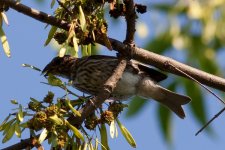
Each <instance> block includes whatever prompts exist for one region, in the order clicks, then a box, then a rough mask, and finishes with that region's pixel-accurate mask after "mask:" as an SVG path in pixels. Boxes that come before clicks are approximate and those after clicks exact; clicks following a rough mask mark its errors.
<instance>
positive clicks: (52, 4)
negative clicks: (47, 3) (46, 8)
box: [51, 0, 55, 8]
mask: <svg viewBox="0 0 225 150" xmlns="http://www.w3.org/2000/svg"><path fill="white" fill-rule="evenodd" d="M54 5H55V0H52V2H51V8H53V7H54Z"/></svg>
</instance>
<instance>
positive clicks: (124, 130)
mask: <svg viewBox="0 0 225 150" xmlns="http://www.w3.org/2000/svg"><path fill="white" fill-rule="evenodd" d="M116 122H117V124H118V126H119V128H120V131H121V133H122V134H123V136H124V137H125V139H126V140H127V142H128V143H129V144H130V145H131V146H132V147H133V148H136V142H135V140H134V138H133V137H132V135H131V133H130V132H129V131H128V130H127V128H126V127H124V125H122V124H121V122H120V121H119V119H116Z"/></svg>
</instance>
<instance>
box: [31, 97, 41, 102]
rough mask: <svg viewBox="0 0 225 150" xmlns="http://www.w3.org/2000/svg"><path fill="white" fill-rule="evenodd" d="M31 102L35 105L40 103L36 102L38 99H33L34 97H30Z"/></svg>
mask: <svg viewBox="0 0 225 150" xmlns="http://www.w3.org/2000/svg"><path fill="white" fill-rule="evenodd" d="M30 100H31V101H32V102H35V103H40V102H39V101H38V100H36V99H35V98H33V97H30Z"/></svg>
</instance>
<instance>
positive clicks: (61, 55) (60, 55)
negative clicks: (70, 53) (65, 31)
mask: <svg viewBox="0 0 225 150" xmlns="http://www.w3.org/2000/svg"><path fill="white" fill-rule="evenodd" d="M65 54H66V48H65V47H62V48H61V49H60V50H59V57H63V56H64V55H65Z"/></svg>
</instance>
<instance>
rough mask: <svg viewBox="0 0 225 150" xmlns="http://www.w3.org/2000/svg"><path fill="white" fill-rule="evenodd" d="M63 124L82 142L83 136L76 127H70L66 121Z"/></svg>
mask: <svg viewBox="0 0 225 150" xmlns="http://www.w3.org/2000/svg"><path fill="white" fill-rule="evenodd" d="M65 122H66V125H67V127H69V128H70V129H71V130H72V131H73V133H74V135H75V136H76V137H77V138H79V139H81V140H82V141H83V142H84V136H83V135H82V134H81V133H80V131H79V130H78V129H77V128H76V127H74V126H73V125H71V124H70V123H69V122H68V121H67V120H65Z"/></svg>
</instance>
